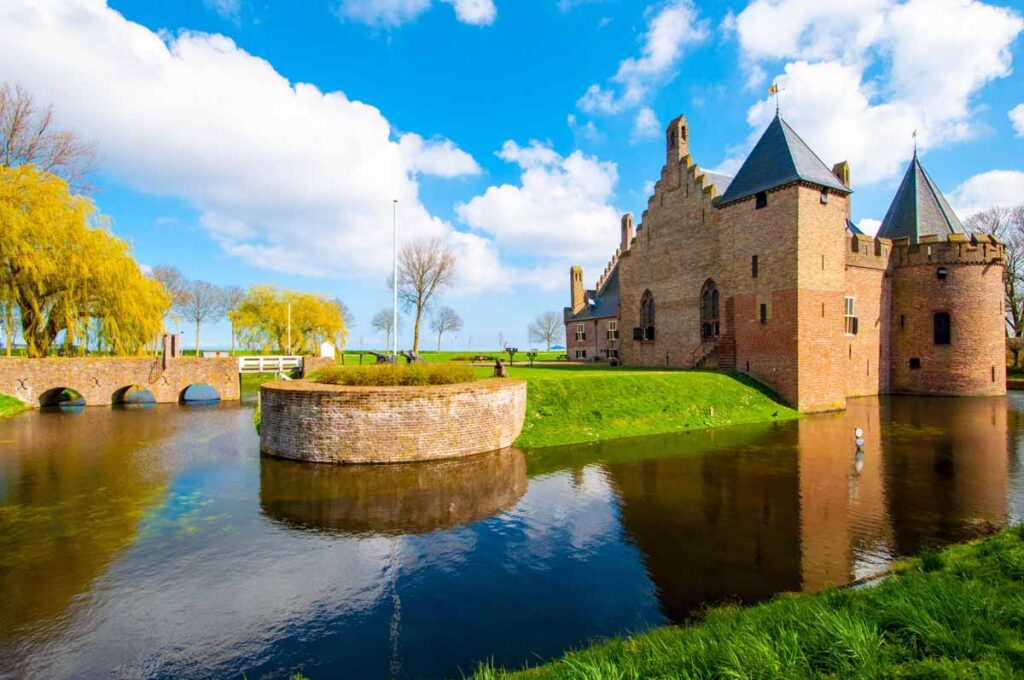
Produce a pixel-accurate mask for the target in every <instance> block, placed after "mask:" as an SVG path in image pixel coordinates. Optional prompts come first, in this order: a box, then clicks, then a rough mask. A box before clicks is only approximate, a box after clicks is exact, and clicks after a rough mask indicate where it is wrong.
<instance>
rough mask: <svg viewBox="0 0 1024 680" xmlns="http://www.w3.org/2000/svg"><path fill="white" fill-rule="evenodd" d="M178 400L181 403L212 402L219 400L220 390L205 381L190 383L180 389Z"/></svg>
mask: <svg viewBox="0 0 1024 680" xmlns="http://www.w3.org/2000/svg"><path fill="white" fill-rule="evenodd" d="M178 401H179V402H181V403H182V404H212V403H215V402H218V401H220V392H218V391H217V390H216V388H214V387H213V386H212V385H209V384H207V383H192V384H191V385H189V386H188V387H186V388H185V389H183V390H182V391H181V394H179V395H178Z"/></svg>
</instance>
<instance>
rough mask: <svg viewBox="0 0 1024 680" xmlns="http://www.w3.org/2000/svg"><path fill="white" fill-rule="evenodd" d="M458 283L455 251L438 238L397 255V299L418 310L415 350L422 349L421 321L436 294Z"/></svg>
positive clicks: (408, 246)
mask: <svg viewBox="0 0 1024 680" xmlns="http://www.w3.org/2000/svg"><path fill="white" fill-rule="evenodd" d="M454 280H455V252H454V251H453V250H451V249H450V248H447V247H445V245H444V243H443V242H442V241H441V239H439V238H431V239H426V240H423V241H415V242H413V243H407V244H406V245H405V246H403V247H402V251H401V252H400V253H399V254H398V296H399V297H400V298H401V299H402V303H403V304H404V305H405V307H406V309H414V310H416V322H415V325H414V326H413V335H412V351H413V352H418V351H419V348H420V322H421V321H422V319H423V312H424V311H425V310H426V309H427V308H428V307H429V306H430V303H431V302H432V301H433V298H434V295H435V294H436V293H437V292H438V291H439V290H442V289H444V288H447V287H448V286H450V285H452V282H453V281H454Z"/></svg>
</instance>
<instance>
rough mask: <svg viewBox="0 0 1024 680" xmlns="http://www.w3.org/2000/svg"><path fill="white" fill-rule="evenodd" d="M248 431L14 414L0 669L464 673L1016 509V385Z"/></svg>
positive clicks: (904, 548) (5, 469) (212, 412)
mask: <svg viewBox="0 0 1024 680" xmlns="http://www.w3.org/2000/svg"><path fill="white" fill-rule="evenodd" d="M251 416H252V410H251V404H245V403H244V402H243V405H241V406H239V405H237V404H230V405H229V404H221V405H217V406H208V407H205V408H195V407H192V408H188V407H182V406H176V405H158V406H155V407H150V408H143V409H117V408H102V407H96V408H87V409H84V410H82V411H80V412H77V413H65V412H51V413H41V412H33V413H28V414H24V415H20V416H16V417H14V418H11V419H9V420H6V421H0V677H7V676H10V677H25V676H31V677H36V678H58V677H70V676H74V677H109V676H111V675H114V676H131V677H186V676H187V677H240V676H241V675H242V673H245V675H246V676H247V677H248V678H263V677H282V676H286V675H287V673H288V672H289V671H293V670H298V669H299V668H302V669H303V671H304V672H305V673H306V674H307V675H309V676H310V677H312V678H321V677H343V676H345V677H347V676H352V677H355V676H358V677H361V678H373V677H378V678H385V677H401V678H441V677H459V676H460V673H461V672H469V671H471V670H472V669H473V668H474V667H475V665H476V663H477V662H479V661H482V660H485V659H488V658H492V659H493V660H494V661H495V662H496V663H497V664H502V665H509V666H518V665H521V664H522V663H524V662H531V663H536V662H537V661H539V660H541V659H545V658H550V657H552V656H555V655H559V654H560V653H561V652H563V651H565V650H566V649H568V648H571V647H574V646H578V645H581V644H583V643H585V642H587V641H589V640H592V639H595V638H599V637H603V636H611V635H616V634H622V633H628V632H631V631H639V630H642V629H645V628H648V627H650V626H654V625H658V624H663V623H667V622H672V621H682V620H685V619H686V618H687V617H688V616H689V615H690V614H692V613H693V612H695V611H697V610H699V609H700V608H701V607H702V606H703V605H705V604H707V603H712V602H722V601H735V602H756V601H758V600H761V599H764V598H767V597H770V596H771V595H773V594H774V593H777V592H780V591H790V590H801V589H805V590H816V589H820V588H822V587H824V586H826V585H827V584H830V583H846V582H849V581H851V580H854V579H857V578H862V577H866V576H870V575H872V574H875V573H879V572H881V571H882V570H884V569H885V567H886V565H887V564H888V563H889V562H890V561H891V560H893V559H894V558H898V557H901V556H906V555H911V554H915V553H918V552H920V551H921V550H923V549H926V548H929V547H933V546H934V547H938V546H941V545H944V544H947V543H950V542H956V541H961V540H966V539H969V538H972V537H974V536H978V535H981V534H984V533H986V532H988V531H990V530H992V529H993V528H998V527H1003V526H1005V525H1006V524H1008V523H1009V522H1012V521H1019V520H1020V519H1021V516H1022V515H1024V469H1022V464H1024V452H1022V448H1024V394H1020V393H1011V395H1010V396H1008V397H1005V398H1003V397H993V398H978V399H943V398H930V399H927V398H897V397H893V398H883V399H859V400H852V401H851V402H850V404H849V409H848V410H847V411H846V412H845V413H841V414H830V415H818V416H809V417H806V418H803V419H801V420H799V421H790V422H786V423H778V424H764V425H754V426H740V427H734V428H728V429H720V430H716V431H708V432H697V433H690V434H681V435H672V436H660V437H648V438H644V439H637V440H621V441H618V442H609V443H603V444H598V445H590V446H571V447H560V448H556V449H545V450H539V451H534V452H520V451H517V450H508V451H505V452H502V453H499V454H488V455H484V456H481V457H476V458H472V459H467V460H460V461H456V462H451V461H449V462H439V463H425V464H417V465H416V466H414V467H404V468H392V467H371V468H352V467H334V466H315V465H314V466H311V465H303V464H301V463H294V462H290V461H283V460H273V459H269V458H261V457H260V456H259V453H258V451H259V446H258V442H257V437H256V433H255V431H254V429H253V427H252V421H251ZM858 426H859V427H861V428H863V430H864V439H865V446H864V449H865V452H866V453H865V455H864V457H863V459H862V460H861V461H859V462H858V460H857V458H856V457H855V455H854V443H853V430H854V428H855V427H858Z"/></svg>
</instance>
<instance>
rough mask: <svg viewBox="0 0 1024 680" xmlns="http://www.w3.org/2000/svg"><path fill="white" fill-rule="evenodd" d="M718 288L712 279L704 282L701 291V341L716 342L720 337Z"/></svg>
mask: <svg viewBox="0 0 1024 680" xmlns="http://www.w3.org/2000/svg"><path fill="white" fill-rule="evenodd" d="M718 300H719V298H718V286H716V285H715V282H714V281H712V280H711V279H708V280H707V281H705V282H704V287H703V288H702V289H701V291H700V339H701V340H714V339H715V338H717V337H718V331H719V324H718Z"/></svg>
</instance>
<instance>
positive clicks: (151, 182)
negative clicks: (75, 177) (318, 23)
mask: <svg viewBox="0 0 1024 680" xmlns="http://www.w3.org/2000/svg"><path fill="white" fill-rule="evenodd" d="M0 44H3V45H4V49H3V50H0V81H11V82H22V83H26V84H29V85H30V87H31V89H32V91H33V93H34V94H35V96H36V97H37V98H38V99H39V100H40V101H44V102H53V104H54V106H55V109H56V111H57V112H58V114H59V116H60V118H61V120H60V123H61V124H62V125H64V126H68V127H71V128H73V129H75V130H76V131H77V132H78V133H79V134H80V135H81V136H82V137H83V138H85V139H87V140H90V141H92V142H95V144H96V146H97V148H98V149H99V152H100V156H101V162H102V165H103V168H104V170H107V171H109V172H111V173H112V174H113V175H115V176H116V177H118V178H119V179H120V180H121V181H122V182H124V183H125V184H127V185H129V186H131V187H133V188H135V189H137V190H140V191H144V192H148V193H152V194H159V195H167V196H177V197H181V198H183V199H185V200H186V201H187V202H188V203H190V204H191V205H192V206H194V207H195V208H196V209H197V210H198V211H199V213H200V215H201V219H200V223H201V224H202V226H203V227H204V228H205V229H206V230H207V231H208V233H209V234H210V235H211V236H212V237H213V238H214V239H216V241H217V242H218V243H219V244H220V246H221V247H222V248H223V249H224V251H225V252H228V253H231V254H233V255H236V256H238V257H241V258H244V259H245V260H248V261H249V262H251V263H253V264H255V265H258V266H262V267H267V268H270V269H275V270H280V271H289V272H299V273H306V274H314V275H332V276H346V277H370V278H371V279H377V278H378V277H379V276H380V274H381V272H384V271H387V270H388V269H389V267H390V257H391V256H390V252H391V241H390V240H391V236H390V226H391V211H392V199H398V200H399V202H400V203H399V220H400V225H401V230H400V231H401V234H402V235H403V238H417V237H426V236H441V237H444V238H448V239H449V240H451V242H453V243H455V244H456V245H457V246H459V247H467V246H466V244H467V242H469V241H467V239H466V237H457V236H455V235H454V234H453V230H452V227H451V226H450V225H449V224H447V223H445V222H444V221H443V220H441V219H438V218H437V217H436V216H434V215H431V214H430V213H429V212H428V211H427V209H426V208H425V207H424V206H423V205H422V203H421V202H420V198H419V192H418V185H417V177H418V175H420V174H435V175H440V176H442V177H452V176H455V175H459V174H475V173H478V172H479V166H477V164H476V162H475V161H473V159H472V158H471V157H470V156H469V155H468V154H466V153H465V152H463V151H461V150H460V149H458V147H456V146H455V145H454V144H453V143H452V142H450V141H448V140H445V139H440V138H431V139H426V140H425V139H424V138H422V137H421V136H420V135H418V134H414V133H405V134H402V135H397V139H396V133H395V131H394V130H393V129H392V126H391V125H390V123H389V122H388V120H387V119H386V118H385V117H384V116H383V115H382V113H381V112H380V111H379V110H378V109H376V108H374V107H373V106H370V105H368V104H365V103H363V102H359V101H355V100H352V99H349V98H348V97H346V96H345V94H344V93H342V92H322V91H320V90H319V89H317V88H316V87H314V86H313V85H308V84H303V83H296V84H293V83H290V82H289V81H288V80H286V79H285V78H284V77H282V76H281V75H280V74H278V73H277V72H276V71H275V70H274V68H273V67H272V66H271V65H270V64H269V63H267V62H266V61H264V60H262V59H259V58H257V57H255V56H253V55H251V54H249V53H247V52H245V51H244V50H242V49H241V48H239V47H238V46H237V45H236V44H235V43H234V42H232V41H231V40H230V39H228V38H226V37H224V36H220V35H209V34H202V33H192V32H187V31H186V32H182V33H179V34H178V35H168V34H157V33H154V32H153V31H150V30H149V29H147V28H146V27H144V26H141V25H139V24H135V23H132V22H130V21H128V20H126V19H125V18H124V17H123V16H121V14H119V13H118V12H116V11H114V10H113V9H110V8H108V7H107V6H106V4H105V3H103V2H98V1H97V0H68V1H66V2H61V3H35V2H32V1H31V0H10V1H9V2H5V3H3V4H2V5H0ZM475 238H479V237H475ZM470 241H472V245H473V247H475V248H477V249H480V248H483V247H485V246H486V245H487V244H486V243H479V242H476V241H473V240H470ZM355 254H358V255H355Z"/></svg>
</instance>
